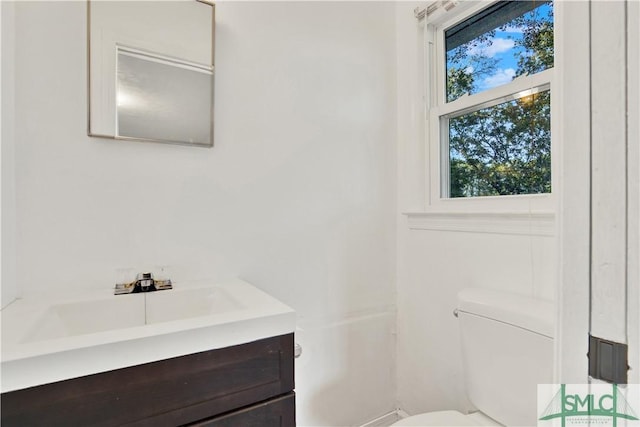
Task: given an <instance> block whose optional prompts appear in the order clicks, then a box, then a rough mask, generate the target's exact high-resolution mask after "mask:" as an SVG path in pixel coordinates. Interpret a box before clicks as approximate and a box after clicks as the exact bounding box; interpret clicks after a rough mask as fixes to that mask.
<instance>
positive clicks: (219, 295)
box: [145, 286, 246, 324]
mask: <svg viewBox="0 0 640 427" xmlns="http://www.w3.org/2000/svg"><path fill="white" fill-rule="evenodd" d="M174 291H175V292H174ZM145 296H146V298H147V309H146V314H147V317H146V323H147V324H149V323H159V322H171V321H173V320H181V319H189V318H192V317H200V316H211V315H214V314H223V313H227V312H229V311H234V310H241V309H244V308H246V306H245V305H243V304H242V303H241V302H240V301H239V300H237V299H235V298H234V297H233V296H232V295H231V294H230V293H229V292H228V291H226V290H225V289H222V288H220V287H213V286H207V287H203V288H195V289H184V290H180V289H171V290H168V291H158V292H151V293H148V294H145Z"/></svg>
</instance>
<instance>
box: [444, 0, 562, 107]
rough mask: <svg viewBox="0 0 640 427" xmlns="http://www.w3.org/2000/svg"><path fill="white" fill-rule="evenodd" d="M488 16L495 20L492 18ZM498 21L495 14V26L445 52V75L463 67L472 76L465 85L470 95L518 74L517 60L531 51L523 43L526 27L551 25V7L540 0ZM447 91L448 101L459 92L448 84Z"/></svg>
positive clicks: (508, 80) (504, 81)
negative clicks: (538, 3)
mask: <svg viewBox="0 0 640 427" xmlns="http://www.w3.org/2000/svg"><path fill="white" fill-rule="evenodd" d="M491 18H492V19H494V20H496V18H495V17H491ZM499 22H500V21H499V17H498V24H497V25H498V26H497V27H494V28H493V29H491V30H489V31H486V32H484V33H483V34H481V35H479V36H477V37H475V38H473V39H471V40H469V41H467V42H465V43H464V44H461V45H459V46H456V47H455V48H453V49H449V50H448V51H447V75H448V76H450V75H451V72H452V71H453V72H455V71H460V70H464V73H465V74H467V76H469V77H471V78H472V83H471V84H470V87H469V88H467V89H469V90H468V92H469V93H470V94H473V93H478V92H482V91H484V90H487V89H491V88H494V87H497V86H500V85H503V84H505V83H508V82H510V81H511V80H513V78H514V77H516V76H517V75H518V74H522V72H520V73H518V68H519V64H518V59H519V58H521V57H522V56H525V55H534V54H535V52H533V50H531V49H527V48H525V47H524V46H523V45H524V44H525V43H524V37H525V35H526V33H527V30H528V29H530V28H531V26H534V25H540V24H541V23H544V22H547V23H549V24H550V25H553V6H552V4H551V3H541V4H540V5H539V6H537V7H536V8H535V9H533V10H530V11H529V12H526V13H524V14H522V15H520V16H519V17H516V18H513V19H511V20H509V21H508V22H507V23H504V22H505V21H504V20H503V21H502V22H503V24H500V23H499ZM471 25H474V24H471ZM476 25H477V24H476ZM462 31H465V30H462ZM449 84H450V83H448V85H447V86H449ZM447 93H448V96H447V100H448V101H452V100H454V99H456V98H458V97H459V96H460V95H461V94H460V93H457V94H452V90H451V89H450V88H449V87H448V88H447Z"/></svg>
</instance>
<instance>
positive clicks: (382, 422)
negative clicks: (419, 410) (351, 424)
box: [360, 409, 409, 427]
mask: <svg viewBox="0 0 640 427" xmlns="http://www.w3.org/2000/svg"><path fill="white" fill-rule="evenodd" d="M408 416H409V414H407V413H406V412H404V411H403V410H402V409H396V410H395V411H392V412H389V413H388V414H384V415H383V416H381V417H378V418H376V419H375V420H371V421H369V422H368V423H366V424H363V425H362V426H360V427H389V426H390V425H391V424H393V423H395V422H396V421H399V420H401V419H402V418H406V417H408Z"/></svg>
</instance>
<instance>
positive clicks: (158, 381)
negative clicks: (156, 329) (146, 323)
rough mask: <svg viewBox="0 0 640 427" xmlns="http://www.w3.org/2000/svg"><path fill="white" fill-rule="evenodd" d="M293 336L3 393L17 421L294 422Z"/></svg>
mask: <svg viewBox="0 0 640 427" xmlns="http://www.w3.org/2000/svg"><path fill="white" fill-rule="evenodd" d="M293 364H294V362H293V334H287V335H281V336H277V337H272V338H266V339H262V340H259V341H254V342H250V343H247V344H241V345H236V346H233V347H227V348H223V349H218V350H210V351H205V352H202V353H195V354H190V355H186V356H181V357H176V358H172V359H166V360H160V361H157V362H151V363H147V364H144V365H138V366H133V367H128V368H123V369H118V370H115V371H109V372H102V373H98V374H94V375H89V376H86V377H81V378H74V379H69V380H65V381H60V382H56V383H52V384H45V385H41V386H37V387H32V388H28V389H24V390H16V391H12V392H8V393H3V394H2V396H1V401H0V404H1V424H2V426H3V427H11V426H20V427H26V426H65V427H67V426H140V427H142V426H154V427H156V426H183V425H187V426H202V427H205V426H206V427H231V426H233V427H295V425H296V424H295V393H294V392H293V389H294V373H293V372H294V367H293Z"/></svg>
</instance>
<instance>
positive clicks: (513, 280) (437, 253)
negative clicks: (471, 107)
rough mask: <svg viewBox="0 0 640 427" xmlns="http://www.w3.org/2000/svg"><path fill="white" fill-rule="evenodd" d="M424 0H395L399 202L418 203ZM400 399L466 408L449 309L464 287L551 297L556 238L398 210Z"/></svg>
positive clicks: (416, 406) (414, 405) (406, 207)
mask: <svg viewBox="0 0 640 427" xmlns="http://www.w3.org/2000/svg"><path fill="white" fill-rule="evenodd" d="M416 6H421V7H424V4H422V3H399V4H398V6H397V10H396V20H397V24H396V25H397V28H398V33H397V34H398V39H397V46H398V70H397V74H398V130H399V132H398V170H399V177H398V188H399V190H398V206H399V210H400V212H415V211H420V210H423V209H424V200H425V198H424V195H425V170H424V164H425V163H424V148H425V140H424V136H423V135H424V125H423V123H424V109H423V104H422V93H423V81H422V79H423V77H422V75H421V74H420V73H421V71H420V70H421V68H422V64H423V61H424V60H423V56H422V55H423V51H422V43H423V42H422V40H423V38H422V36H421V34H422V30H421V29H420V28H419V27H418V23H417V21H416V19H415V18H414V15H413V9H414V8H415V7H416ZM397 227H398V291H397V292H398V325H397V328H398V331H397V333H398V337H397V339H398V353H397V358H398V360H397V363H398V365H397V370H398V401H399V406H400V407H401V408H403V409H404V410H406V411H407V412H409V413H410V414H414V413H419V412H424V411H432V410H442V409H458V410H462V411H464V410H468V409H470V405H469V403H468V401H467V399H466V397H465V390H464V385H463V378H462V371H461V369H462V366H461V359H460V345H459V334H458V329H457V328H458V325H457V321H456V319H455V317H454V316H453V315H452V312H453V309H454V308H455V307H456V295H457V293H458V291H460V290H461V289H463V288H465V287H481V288H491V289H500V290H508V291H512V292H516V293H520V294H524V295H532V296H537V297H540V298H545V299H554V298H555V286H556V283H557V281H556V276H555V274H556V264H555V258H556V253H557V249H556V239H555V237H554V236H546V235H545V236H537V235H536V236H529V235H522V234H497V233H476V232H464V231H432V230H410V229H409V228H408V224H407V217H406V216H404V215H401V214H400V215H398V218H397Z"/></svg>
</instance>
